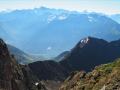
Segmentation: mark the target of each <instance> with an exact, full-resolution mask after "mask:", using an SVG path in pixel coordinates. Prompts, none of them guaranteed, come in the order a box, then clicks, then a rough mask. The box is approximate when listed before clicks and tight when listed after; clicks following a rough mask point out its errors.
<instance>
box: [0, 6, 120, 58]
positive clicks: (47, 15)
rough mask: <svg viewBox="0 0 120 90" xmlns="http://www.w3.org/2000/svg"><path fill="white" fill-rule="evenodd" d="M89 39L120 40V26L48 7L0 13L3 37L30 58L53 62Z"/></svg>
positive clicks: (94, 16) (93, 15) (105, 18)
mask: <svg viewBox="0 0 120 90" xmlns="http://www.w3.org/2000/svg"><path fill="white" fill-rule="evenodd" d="M86 36H94V37H98V38H103V39H106V40H109V41H111V40H116V39H119V38H120V25H119V24H118V23H117V22H116V21H114V20H113V19H111V18H110V17H108V16H105V15H103V14H99V13H84V12H83V13H80V12H72V11H66V10H61V9H49V8H45V7H41V8H35V9H28V10H15V11H11V12H0V37H2V38H4V40H5V41H7V42H8V43H9V44H11V45H14V46H16V47H18V48H20V49H21V50H23V51H25V52H29V53H30V54H37V55H38V54H39V55H43V56H45V57H49V58H53V57H55V56H57V55H58V54H60V53H61V52H63V51H67V50H69V49H70V48H72V47H73V46H74V45H75V44H76V42H78V41H79V39H82V38H83V37H86Z"/></svg>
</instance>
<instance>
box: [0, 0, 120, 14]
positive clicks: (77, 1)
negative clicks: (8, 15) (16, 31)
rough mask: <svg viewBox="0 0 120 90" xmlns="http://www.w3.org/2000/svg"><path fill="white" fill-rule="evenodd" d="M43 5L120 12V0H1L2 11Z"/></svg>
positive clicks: (109, 12)
mask: <svg viewBox="0 0 120 90" xmlns="http://www.w3.org/2000/svg"><path fill="white" fill-rule="evenodd" d="M41 6H46V7H49V8H62V9H67V10H76V11H84V10H87V11H94V12H102V13H105V14H115V13H120V0H0V11H2V10H6V9H7V10H8V9H9V10H15V9H33V8H39V7H41Z"/></svg>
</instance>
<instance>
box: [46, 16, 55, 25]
mask: <svg viewBox="0 0 120 90" xmlns="http://www.w3.org/2000/svg"><path fill="white" fill-rule="evenodd" d="M55 18H56V16H55V15H50V16H48V19H47V22H48V23H50V22H52V21H53V20H54V19H55Z"/></svg>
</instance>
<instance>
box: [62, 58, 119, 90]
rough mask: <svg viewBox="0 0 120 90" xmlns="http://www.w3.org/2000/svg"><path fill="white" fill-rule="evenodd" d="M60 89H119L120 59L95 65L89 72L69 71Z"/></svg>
mask: <svg viewBox="0 0 120 90" xmlns="http://www.w3.org/2000/svg"><path fill="white" fill-rule="evenodd" d="M60 90H120V59H118V60H116V61H114V62H112V63H108V64H103V65H100V66H97V67H95V69H94V70H93V71H92V72H89V73H86V72H84V71H81V72H73V73H71V75H70V76H69V77H68V78H67V79H66V80H65V82H64V84H63V85H62V86H61V88H60Z"/></svg>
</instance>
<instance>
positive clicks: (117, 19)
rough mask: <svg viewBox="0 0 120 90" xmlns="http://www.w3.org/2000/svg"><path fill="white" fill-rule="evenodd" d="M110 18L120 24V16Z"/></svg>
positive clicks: (115, 15)
mask: <svg viewBox="0 0 120 90" xmlns="http://www.w3.org/2000/svg"><path fill="white" fill-rule="evenodd" d="M109 17H110V18H112V19H113V20H115V21H116V22H118V23H119V24H120V14H113V15H110V16H109Z"/></svg>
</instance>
